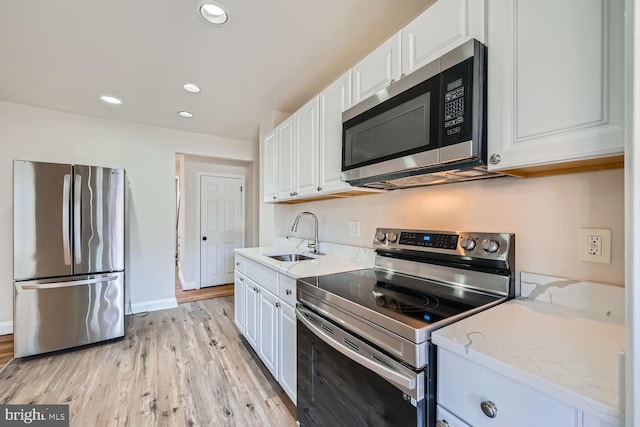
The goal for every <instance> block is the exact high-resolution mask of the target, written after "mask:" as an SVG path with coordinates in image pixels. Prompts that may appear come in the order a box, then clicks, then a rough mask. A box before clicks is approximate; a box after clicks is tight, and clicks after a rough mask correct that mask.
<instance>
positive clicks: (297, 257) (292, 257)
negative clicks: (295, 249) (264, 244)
mask: <svg viewBox="0 0 640 427" xmlns="http://www.w3.org/2000/svg"><path fill="white" fill-rule="evenodd" d="M265 256H268V257H269V258H273V259H275V260H276V261H287V262H292V261H305V260H308V259H315V258H313V257H310V256H306V255H302V254H280V255H267V254H265Z"/></svg>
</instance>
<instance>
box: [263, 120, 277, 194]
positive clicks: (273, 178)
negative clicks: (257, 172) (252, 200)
mask: <svg viewBox="0 0 640 427" xmlns="http://www.w3.org/2000/svg"><path fill="white" fill-rule="evenodd" d="M263 149H264V175H263V176H264V201H265V202H273V201H275V200H277V199H278V132H277V129H274V130H272V131H271V132H269V133H268V134H267V135H266V136H265V137H264V143H263Z"/></svg>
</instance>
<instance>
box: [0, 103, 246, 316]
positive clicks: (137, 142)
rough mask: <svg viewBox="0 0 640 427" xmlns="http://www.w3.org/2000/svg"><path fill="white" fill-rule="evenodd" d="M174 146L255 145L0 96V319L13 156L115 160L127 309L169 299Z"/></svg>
mask: <svg viewBox="0 0 640 427" xmlns="http://www.w3.org/2000/svg"><path fill="white" fill-rule="evenodd" d="M176 152H180V153H187V154H195V155H202V156H210V157H218V158H226V159H234V160H239V161H244V162H253V161H255V160H256V159H257V156H258V154H257V144H256V142H252V141H241V140H234V139H228V138H218V137H212V136H209V135H202V134H196V133H189V132H182V131H175V130H170V129H164V128H157V127H150V126H143V125H137V124H130V123H123V122H115V121H108V120H102V119H96V118H92V117H85V116H79V115H73V114H67V113H62V112H58V111H51V110H44V109H39V108H33V107H28V106H24V105H18V104H11V103H6V102H0V248H1V250H0V254H1V255H2V256H0V325H1V324H3V322H7V321H10V320H11V319H12V316H13V315H12V306H13V303H12V301H13V290H12V289H13V283H12V281H13V273H12V271H13V255H12V252H13V250H12V234H13V206H12V191H13V189H12V181H13V176H12V169H13V167H12V160H13V159H24V160H35V161H45V162H58V163H81V164H95V165H100V166H111V167H122V168H125V169H126V171H127V176H128V178H129V181H130V185H131V194H130V196H131V203H130V206H129V207H130V222H129V229H130V234H129V239H128V240H129V245H128V247H127V250H128V259H130V263H129V265H128V271H127V281H128V285H129V287H130V288H129V291H130V292H129V293H128V295H129V296H130V298H131V303H132V304H133V308H134V311H137V310H144V309H147V308H154V307H157V306H161V305H163V304H170V303H175V292H174V286H175V285H174V267H173V266H174V257H173V255H174V238H175V234H174V230H175V189H174V186H175V183H174V180H175V173H176V167H175V161H176V159H175V154H176Z"/></svg>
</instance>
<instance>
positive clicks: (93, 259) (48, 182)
mask: <svg viewBox="0 0 640 427" xmlns="http://www.w3.org/2000/svg"><path fill="white" fill-rule="evenodd" d="M124 189H125V172H124V170H123V169H110V168H103V167H97V166H81V165H68V164H56V163H40V162H29V161H23V160H15V161H14V162H13V206H14V210H13V226H14V231H13V277H14V315H13V319H14V321H13V327H14V355H15V357H24V356H30V355H34V354H39V353H46V352H50V351H55V350H61V349H65V348H70V347H74V346H78V345H83V344H89V343H94V342H98V341H103V340H108V339H112V338H118V337H122V336H124V274H125V272H124V219H125V215H124Z"/></svg>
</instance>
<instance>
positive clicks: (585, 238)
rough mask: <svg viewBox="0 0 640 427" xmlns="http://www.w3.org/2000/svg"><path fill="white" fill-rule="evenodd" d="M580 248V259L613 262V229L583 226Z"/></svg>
mask: <svg viewBox="0 0 640 427" xmlns="http://www.w3.org/2000/svg"><path fill="white" fill-rule="evenodd" d="M578 249H579V259H580V261H587V262H601V263H605V264H611V230H610V229H608V228H581V229H580V240H579V247H578Z"/></svg>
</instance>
